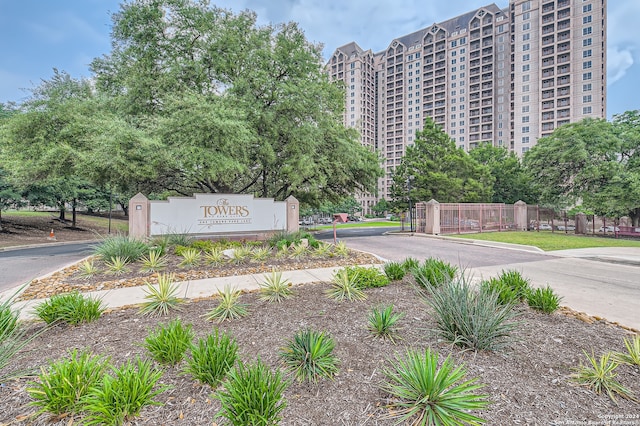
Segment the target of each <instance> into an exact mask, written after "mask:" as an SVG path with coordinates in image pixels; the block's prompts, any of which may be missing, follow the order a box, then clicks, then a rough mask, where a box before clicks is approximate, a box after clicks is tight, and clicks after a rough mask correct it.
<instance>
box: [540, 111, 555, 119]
mask: <svg viewBox="0 0 640 426" xmlns="http://www.w3.org/2000/svg"><path fill="white" fill-rule="evenodd" d="M554 118H555V114H554V112H553V111H549V112H543V113H542V120H543V121H546V120H553V119H554Z"/></svg>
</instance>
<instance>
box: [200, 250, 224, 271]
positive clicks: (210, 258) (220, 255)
mask: <svg viewBox="0 0 640 426" xmlns="http://www.w3.org/2000/svg"><path fill="white" fill-rule="evenodd" d="M204 259H205V261H206V262H207V263H208V264H209V265H214V266H218V265H220V264H222V263H224V261H225V256H224V252H223V250H222V248H221V247H217V246H214V247H211V249H209V250H207V252H206V253H205V255H204Z"/></svg>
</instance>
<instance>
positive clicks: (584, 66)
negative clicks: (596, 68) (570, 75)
mask: <svg viewBox="0 0 640 426" xmlns="http://www.w3.org/2000/svg"><path fill="white" fill-rule="evenodd" d="M589 68H591V61H584V62H583V63H582V69H583V70H588V69H589Z"/></svg>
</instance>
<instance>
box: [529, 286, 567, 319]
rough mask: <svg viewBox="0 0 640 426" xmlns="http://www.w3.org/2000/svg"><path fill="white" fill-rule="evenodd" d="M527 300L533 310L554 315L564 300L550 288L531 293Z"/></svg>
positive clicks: (537, 289)
mask: <svg viewBox="0 0 640 426" xmlns="http://www.w3.org/2000/svg"><path fill="white" fill-rule="evenodd" d="M526 299H527V304H528V305H529V306H530V307H531V308H533V309H536V310H538V311H542V312H544V313H545V314H552V313H554V312H555V311H557V310H558V308H559V307H560V301H561V300H562V298H561V297H560V296H558V295H557V294H556V293H555V292H554V291H553V289H552V288H551V287H549V286H546V287H545V288H536V289H535V290H531V291H529V292H528V293H527V295H526Z"/></svg>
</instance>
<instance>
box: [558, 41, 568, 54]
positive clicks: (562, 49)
mask: <svg viewBox="0 0 640 426" xmlns="http://www.w3.org/2000/svg"><path fill="white" fill-rule="evenodd" d="M568 50H571V43H570V42H566V43H562V44H559V45H558V53H561V52H566V51H568Z"/></svg>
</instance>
